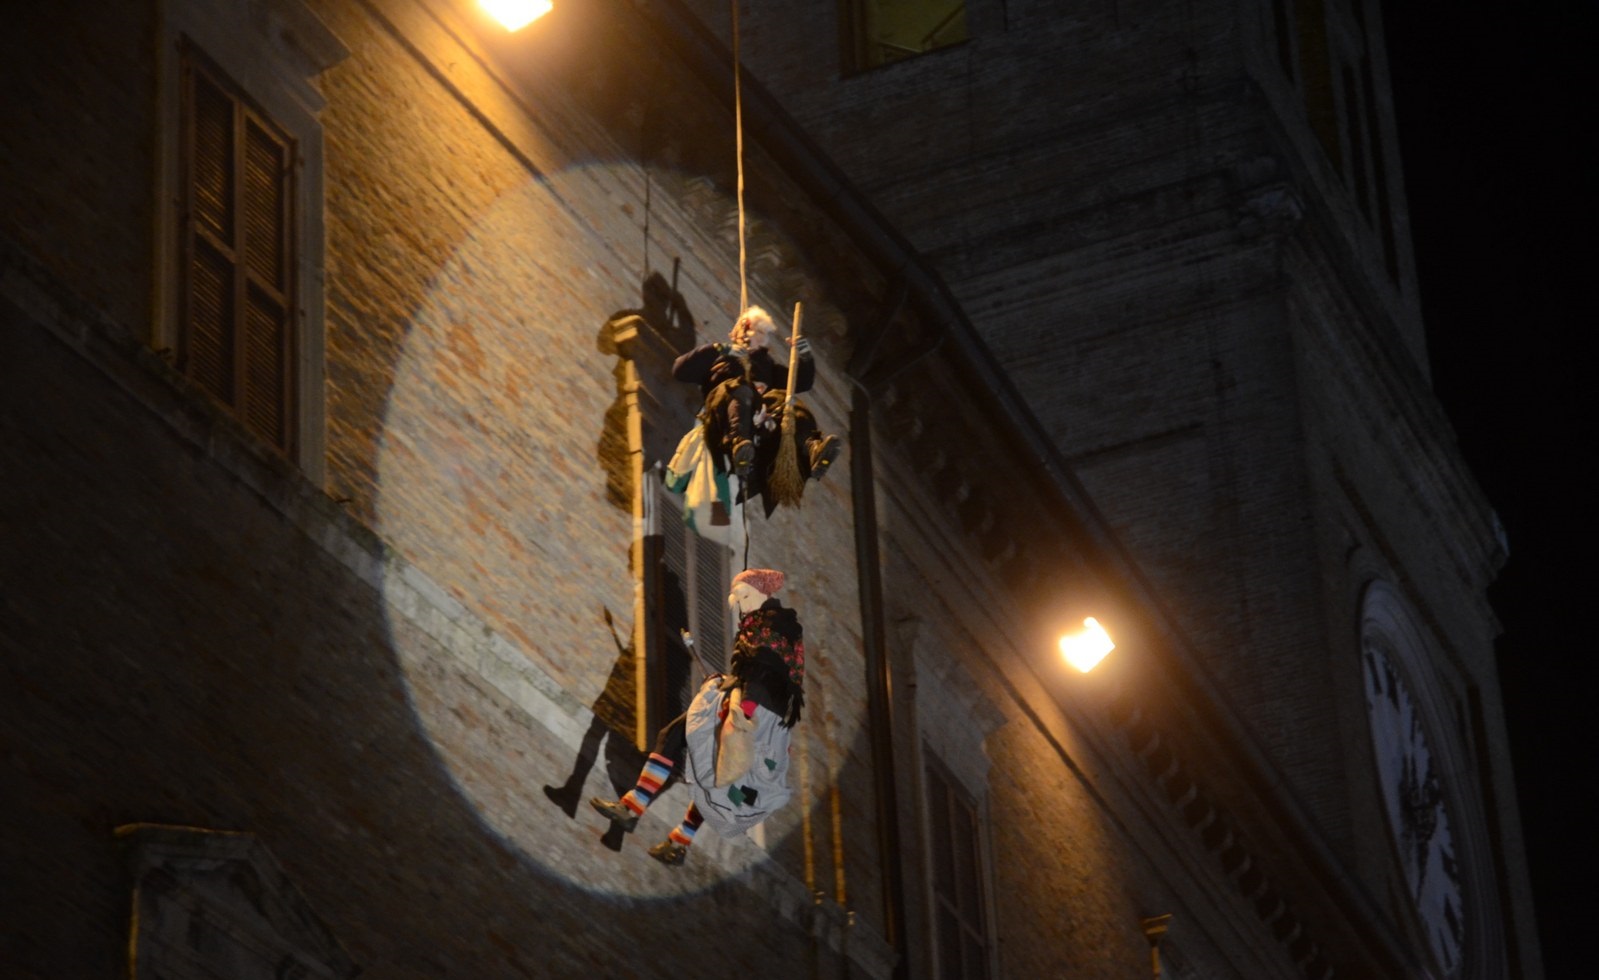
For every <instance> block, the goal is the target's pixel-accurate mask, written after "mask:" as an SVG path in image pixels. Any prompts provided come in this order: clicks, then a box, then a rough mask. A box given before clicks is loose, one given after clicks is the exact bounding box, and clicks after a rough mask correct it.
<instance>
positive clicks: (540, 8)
mask: <svg viewBox="0 0 1599 980" xmlns="http://www.w3.org/2000/svg"><path fill="white" fill-rule="evenodd" d="M478 2H479V3H481V4H482V5H483V9H484V10H486V11H488V13H489V16H490V17H493V18H494V19H495V20H497V21H499V22H500V26H501V27H504V28H505V29H506V30H508V31H519V30H521V29H522V28H524V27H526V26H527V25H529V24H531V23H533V22H534V21H535V20H538V19H539V18H540V17H543V16H544V15H545V14H547V13H549V12H550V10H551V8H552V4H551V3H550V0H478Z"/></svg>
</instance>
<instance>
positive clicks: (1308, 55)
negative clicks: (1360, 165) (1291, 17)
mask: <svg viewBox="0 0 1599 980" xmlns="http://www.w3.org/2000/svg"><path fill="white" fill-rule="evenodd" d="M1297 20H1298V26H1299V68H1300V71H1299V77H1300V80H1301V82H1302V83H1303V85H1304V95H1305V115H1306V116H1307V117H1308V118H1309V120H1310V128H1311V129H1312V130H1313V131H1314V132H1315V134H1316V137H1317V138H1318V139H1319V140H1321V148H1322V149H1323V150H1324V151H1326V153H1327V159H1328V160H1330V161H1332V165H1333V168H1334V169H1336V170H1337V171H1338V173H1339V174H1340V175H1341V174H1342V173H1343V171H1344V157H1343V153H1342V152H1341V151H1340V149H1339V146H1338V113H1337V106H1336V103H1335V101H1334V99H1333V75H1332V54H1331V49H1330V42H1329V39H1328V37H1327V5H1326V0H1303V6H1302V7H1301V8H1300V9H1299V11H1298V14H1297Z"/></svg>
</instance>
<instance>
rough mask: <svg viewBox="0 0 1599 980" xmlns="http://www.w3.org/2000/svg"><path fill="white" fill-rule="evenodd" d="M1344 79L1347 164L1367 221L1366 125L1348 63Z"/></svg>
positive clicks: (1369, 187) (1362, 213) (1356, 195)
mask: <svg viewBox="0 0 1599 980" xmlns="http://www.w3.org/2000/svg"><path fill="white" fill-rule="evenodd" d="M1343 80H1344V128H1345V129H1347V130H1348V131H1349V166H1350V169H1351V172H1352V173H1353V174H1354V177H1355V201H1356V202H1357V203H1359V205H1360V213H1361V216H1362V217H1365V218H1366V219H1367V220H1368V221H1369V220H1370V219H1371V179H1370V177H1368V176H1367V170H1366V167H1367V165H1368V164H1369V162H1370V161H1369V160H1368V159H1367V157H1366V125H1365V120H1363V119H1362V118H1361V111H1360V110H1361V101H1360V93H1359V91H1358V90H1357V89H1356V88H1355V73H1354V71H1352V70H1351V69H1350V67H1349V66H1348V65H1345V66H1344V67H1343Z"/></svg>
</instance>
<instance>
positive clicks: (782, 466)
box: [766, 404, 805, 507]
mask: <svg viewBox="0 0 1599 980" xmlns="http://www.w3.org/2000/svg"><path fill="white" fill-rule="evenodd" d="M766 492H767V493H769V494H771V495H772V499H773V500H774V501H776V502H777V503H779V504H792V505H793V506H795V507H798V506H799V503H800V500H801V499H803V498H804V496H805V477H803V476H801V475H800V471H799V457H798V456H797V455H796V454H795V451H794V406H793V405H792V404H790V405H788V406H786V407H785V408H784V409H783V435H782V439H781V441H780V442H778V444H777V459H775V460H773V461H772V472H771V473H770V474H769V475H768V476H767V478H766Z"/></svg>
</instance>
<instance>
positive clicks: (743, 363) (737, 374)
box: [672, 343, 816, 395]
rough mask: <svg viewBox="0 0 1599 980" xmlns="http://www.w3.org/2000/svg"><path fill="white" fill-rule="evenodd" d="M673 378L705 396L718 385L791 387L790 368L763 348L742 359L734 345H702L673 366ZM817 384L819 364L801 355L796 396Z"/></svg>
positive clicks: (796, 379) (807, 355)
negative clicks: (694, 386) (695, 385)
mask: <svg viewBox="0 0 1599 980" xmlns="http://www.w3.org/2000/svg"><path fill="white" fill-rule="evenodd" d="M801 346H804V345H803V344H802V345H801ZM672 377H674V378H676V379H677V380H679V381H687V382H689V383H690V384H697V385H699V386H700V391H701V392H703V393H704V394H706V395H709V394H710V393H711V392H712V391H714V390H715V389H716V387H717V386H718V385H720V384H723V383H725V382H728V381H735V380H742V381H747V382H749V383H751V384H755V385H761V386H764V387H765V388H766V389H768V390H770V389H772V388H787V387H788V365H787V364H784V363H782V362H780V361H778V360H777V359H776V358H774V357H773V356H772V354H771V352H770V351H768V350H767V349H766V348H764V347H762V348H757V349H755V350H753V351H750V352H749V354H748V355H747V356H745V357H740V356H739V355H738V353H736V352H735V351H734V349H733V345H732V344H725V343H723V344H701V345H700V346H699V347H696V348H694V349H693V350H691V351H689V352H688V353H687V354H684V355H683V356H682V357H679V358H678V359H677V361H676V362H674V363H673V364H672ZM815 382H816V361H815V360H814V359H813V358H812V357H811V355H810V354H808V353H806V354H801V355H800V359H799V368H798V370H797V371H796V372H795V375H794V394H796V395H797V394H799V393H800V392H802V391H810V390H811V385H812V384H814V383H815Z"/></svg>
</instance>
